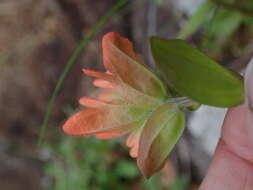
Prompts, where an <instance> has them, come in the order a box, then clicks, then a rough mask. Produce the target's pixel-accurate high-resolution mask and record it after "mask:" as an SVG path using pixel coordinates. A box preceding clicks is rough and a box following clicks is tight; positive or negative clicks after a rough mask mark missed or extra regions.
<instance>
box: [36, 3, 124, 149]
mask: <svg viewBox="0 0 253 190" xmlns="http://www.w3.org/2000/svg"><path fill="white" fill-rule="evenodd" d="M127 2H128V0H119V1H118V2H117V3H116V4H115V5H114V6H113V7H112V8H111V9H110V10H108V12H107V13H106V14H105V15H104V16H102V17H101V18H100V20H99V21H98V22H97V23H96V24H95V26H94V27H93V28H92V30H91V31H90V32H89V33H87V34H86V35H85V36H84V38H83V39H82V41H81V42H80V44H79V46H78V47H77V48H76V49H75V51H74V52H73V54H72V55H71V57H70V58H69V60H68V62H67V64H66V66H65V68H64V70H63V72H62V74H61V75H60V77H59V79H58V82H57V84H56V87H55V89H54V91H53V94H52V96H51V98H50V100H49V103H48V106H47V111H46V114H45V117H44V119H43V123H42V126H41V129H40V134H39V139H38V145H39V146H41V145H42V139H43V138H44V135H45V131H46V128H47V126H48V122H49V119H50V116H51V115H52V112H53V107H54V104H55V101H56V98H57V97H58V95H59V93H60V90H61V88H62V86H63V84H64V81H65V79H66V77H67V76H68V74H69V72H70V69H71V68H72V66H73V65H74V64H75V63H76V60H77V58H78V57H79V56H80V55H81V53H82V52H83V50H84V49H85V48H86V46H87V44H88V43H89V42H90V41H91V39H92V38H93V37H94V36H95V35H96V34H97V33H98V31H99V29H100V28H101V27H102V26H103V25H104V24H105V23H106V22H107V21H108V20H109V19H110V18H111V17H112V16H113V15H114V14H115V13H116V12H117V11H118V10H119V9H121V8H122V7H123V6H124V5H125V4H126V3H127Z"/></svg>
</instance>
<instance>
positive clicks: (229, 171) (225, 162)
mask: <svg viewBox="0 0 253 190" xmlns="http://www.w3.org/2000/svg"><path fill="white" fill-rule="evenodd" d="M245 95H246V97H245V104H243V105H240V106H237V107H235V108H231V109H229V111H228V113H227V115H226V117H225V120H224V123H223V127H222V134H221V138H220V141H219V144H218V146H217V148H216V152H215V154H214V157H213V160H212V162H211V164H210V167H209V169H208V173H207V176H206V177H205V179H204V181H203V183H202V185H201V187H200V190H212V189H219V190H250V189H253V106H252V105H253V59H252V60H251V62H250V63H249V66H248V68H247V70H246V74H245Z"/></svg>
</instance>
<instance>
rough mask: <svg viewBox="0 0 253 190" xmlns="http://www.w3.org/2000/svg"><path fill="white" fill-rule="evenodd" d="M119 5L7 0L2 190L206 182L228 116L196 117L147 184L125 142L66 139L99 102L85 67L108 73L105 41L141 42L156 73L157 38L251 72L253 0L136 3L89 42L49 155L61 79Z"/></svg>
mask: <svg viewBox="0 0 253 190" xmlns="http://www.w3.org/2000/svg"><path fill="white" fill-rule="evenodd" d="M118 2H120V1H116V0H0V113H1V114H0V126H1V127H0V163H1V167H0V186H1V188H2V187H4V189H5V190H22V189H26V190H44V189H49V190H72V189H74V190H109V189H113V190H114V189H117V190H129V189H131V190H185V189H189V190H194V189H197V188H198V186H199V184H200V182H201V180H202V179H203V176H204V175H205V173H206V170H207V168H208V164H209V162H210V159H211V156H212V154H213V151H214V149H215V146H216V143H217V140H218V138H219V132H220V127H221V124H222V121H223V118H224V115H225V111H226V110H225V109H219V108H213V107H208V106H203V107H201V108H200V109H199V110H198V111H197V112H194V113H187V130H186V131H185V132H184V135H183V136H182V138H181V139H180V141H179V143H178V144H177V145H176V147H175V149H174V150H173V152H172V154H171V155H170V158H169V159H168V162H167V163H166V165H165V168H164V169H163V170H162V171H161V172H159V173H158V174H156V175H155V176H153V177H152V178H151V179H149V180H144V179H143V177H142V176H141V174H140V172H139V171H138V169H137V167H136V164H135V160H134V159H132V158H130V157H129V155H128V148H127V147H126V146H125V145H124V138H120V139H113V140H106V141H105V140H97V139H95V138H94V137H72V136H68V135H65V134H64V133H63V131H62V128H61V127H62V124H63V122H64V120H65V119H66V118H67V117H68V116H69V115H70V114H72V113H74V112H75V111H76V110H77V108H78V99H79V98H80V97H81V96H84V95H86V96H87V95H95V94H97V91H98V90H97V89H96V88H94V87H92V86H91V81H92V79H91V78H89V77H87V76H85V75H83V74H82V72H81V68H89V69H95V70H103V68H102V55H101V44H100V40H101V37H102V36H103V35H104V34H105V33H107V32H110V31H116V32H119V33H120V34H121V35H122V36H125V37H127V38H129V39H131V40H132V41H133V42H134V44H135V48H136V51H137V52H138V53H139V54H140V55H141V56H142V57H143V59H144V60H145V63H146V64H149V65H150V66H151V67H152V66H153V60H152V57H151V55H150V49H149V37H150V36H153V35H157V36H161V37H165V38H177V37H178V38H182V39H185V40H186V41H187V42H189V43H191V44H192V45H194V46H195V47H197V48H198V49H200V50H201V51H203V52H204V53H206V54H207V55H209V56H211V57H212V58H214V59H215V60H217V61H218V62H219V63H220V64H222V65H225V66H226V67H228V68H230V69H233V70H235V71H237V72H241V73H243V70H244V68H245V67H246V65H247V63H248V61H249V59H250V58H251V57H252V56H253V2H252V0H210V1H207V0H187V1H186V0H132V1H131V0H129V1H128V2H127V3H125V4H124V5H123V6H122V7H121V8H120V9H118V10H117V11H115V14H113V16H111V17H110V18H109V20H108V21H107V22H106V23H105V24H104V25H103V26H101V27H99V28H97V29H96V35H95V36H94V37H93V38H92V39H90V40H89V42H88V44H87V46H86V48H85V49H84V50H83V51H82V54H81V56H79V58H78V60H77V62H76V64H74V65H73V67H72V68H71V70H70V72H69V74H68V76H67V79H66V80H65V81H64V85H63V88H62V90H61V93H60V95H59V97H57V100H56V104H55V107H54V109H53V114H52V116H51V117H50V122H49V126H48V128H47V130H46V133H45V138H44V139H43V141H44V143H43V145H42V146H40V147H39V146H38V145H37V141H38V136H39V133H40V127H41V124H42V122H43V118H44V116H45V113H46V109H47V105H48V102H49V99H50V97H51V95H52V92H53V90H54V88H55V86H56V83H57V80H58V78H59V76H60V75H61V73H62V72H63V69H64V67H65V65H66V63H67V61H68V60H69V58H70V56H71V55H72V54H73V52H74V50H75V48H77V47H78V45H79V43H80V41H81V40H82V38H83V37H84V36H85V35H86V34H87V33H88V32H89V31H91V30H92V27H93V26H94V25H95V24H97V23H98V20H99V19H100V18H101V17H102V18H104V17H103V15H105V13H106V12H108V10H109V9H111V8H112V7H113V6H114V5H115V4H116V3H118Z"/></svg>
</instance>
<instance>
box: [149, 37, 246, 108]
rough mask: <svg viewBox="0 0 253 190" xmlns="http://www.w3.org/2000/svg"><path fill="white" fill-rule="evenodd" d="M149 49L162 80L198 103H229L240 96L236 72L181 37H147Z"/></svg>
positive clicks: (239, 81)
mask: <svg viewBox="0 0 253 190" xmlns="http://www.w3.org/2000/svg"><path fill="white" fill-rule="evenodd" d="M151 47H152V53H153V56H154V58H155V61H156V64H157V67H158V69H160V71H161V73H162V74H163V77H164V79H165V80H166V82H167V83H168V84H169V85H171V86H172V87H174V88H175V89H176V90H178V91H179V93H180V94H182V95H184V96H187V97H189V98H191V99H192V100H195V101H197V102H199V103H201V104H207V105H212V106H217V107H232V106H235V105H238V104H240V103H242V102H243V100H244V87H243V82H242V78H241V77H240V75H237V74H236V73H234V72H232V71H230V70H227V69H225V68H224V67H222V66H221V65H219V64H217V63H216V62H215V61H213V60H212V59H211V58H209V57H208V56H206V55H204V54H202V53H201V52H199V51H198V50H196V49H195V48H193V47H191V46H190V45H188V44H186V43H185V42H184V41H182V40H164V39H160V38H157V37H153V38H151Z"/></svg>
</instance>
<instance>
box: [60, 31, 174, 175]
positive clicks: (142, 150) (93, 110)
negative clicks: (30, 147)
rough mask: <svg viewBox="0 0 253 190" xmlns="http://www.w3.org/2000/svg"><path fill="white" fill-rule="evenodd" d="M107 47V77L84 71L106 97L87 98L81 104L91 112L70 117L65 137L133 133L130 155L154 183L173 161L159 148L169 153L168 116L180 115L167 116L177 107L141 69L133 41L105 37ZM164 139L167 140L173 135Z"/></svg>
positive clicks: (104, 46)
mask: <svg viewBox="0 0 253 190" xmlns="http://www.w3.org/2000/svg"><path fill="white" fill-rule="evenodd" d="M102 47H103V60H104V66H105V68H106V70H107V71H106V72H97V71H91V70H87V69H83V72H84V73H85V74H87V75H89V76H92V77H95V78H97V79H96V80H95V81H94V82H93V84H94V85H95V86H97V87H100V88H103V91H102V93H101V94H100V95H99V97H98V98H97V99H96V98H90V97H82V98H81V99H80V100H79V103H80V104H81V105H83V106H86V107H87V109H84V110H81V111H79V112H78V113H76V114H74V115H73V116H71V117H70V118H69V119H68V120H67V121H66V123H65V124H64V126H63V129H64V132H65V133H67V134H71V135H95V136H96V138H98V139H111V138H117V137H120V136H122V135H125V134H128V133H130V134H129V136H128V137H127V139H126V144H127V146H129V147H130V148H131V150H130V155H131V156H132V157H135V158H137V161H138V166H139V168H140V169H141V170H142V172H143V174H144V176H145V177H149V176H150V175H151V174H152V173H154V172H155V171H157V170H158V169H159V168H160V167H162V165H163V163H164V160H165V159H166V157H167V155H168V154H166V155H165V154H164V153H163V152H161V150H160V147H159V145H161V146H165V148H166V146H168V147H170V144H169V143H168V140H167V141H166V140H165V139H166V138H165V137H164V136H163V135H162V134H160V132H161V131H163V130H164V128H166V127H165V126H169V125H168V124H167V123H168V114H169V113H173V114H174V111H175V110H176V111H178V109H177V108H175V109H172V110H171V112H168V109H170V108H171V107H173V106H174V105H173V106H172V105H171V104H168V103H166V104H165V103H164V101H165V98H166V88H165V86H164V84H163V83H162V82H161V81H160V79H159V78H157V76H156V75H154V74H153V73H152V72H151V71H149V70H148V69H147V68H146V67H145V66H144V65H142V64H140V63H138V60H139V58H138V56H137V55H136V54H135V52H134V50H133V46H132V43H131V42H130V41H129V40H127V39H125V38H122V37H120V36H119V35H118V34H116V33H113V32H111V33H108V34H106V35H105V36H104V38H103V42H102ZM174 107H175V106H174ZM159 115H160V116H159ZM169 131H171V130H169ZM163 133H164V134H167V136H168V137H170V135H171V134H168V133H165V132H164V131H163ZM146 145H147V146H146ZM145 146H146V147H145ZM161 148H163V147H161ZM154 149H155V150H154ZM165 152H166V151H165ZM152 161H154V162H155V163H151V162H152ZM150 164H151V165H153V167H150Z"/></svg>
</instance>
